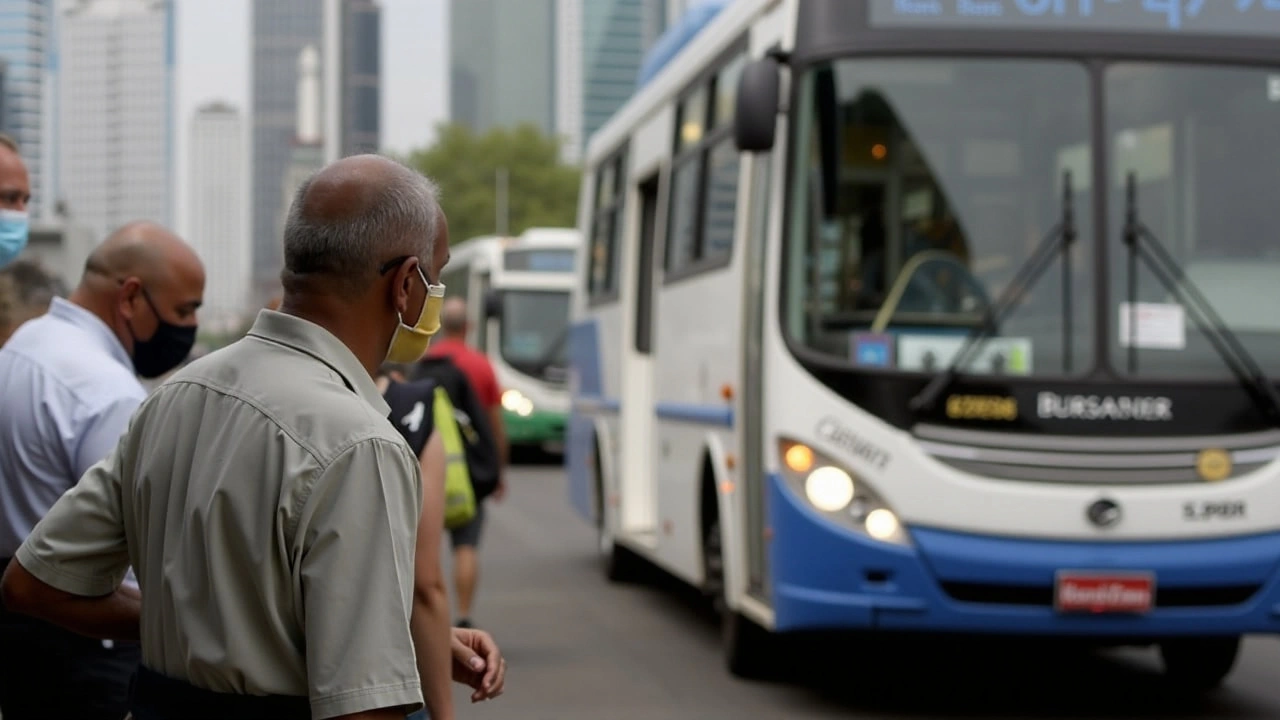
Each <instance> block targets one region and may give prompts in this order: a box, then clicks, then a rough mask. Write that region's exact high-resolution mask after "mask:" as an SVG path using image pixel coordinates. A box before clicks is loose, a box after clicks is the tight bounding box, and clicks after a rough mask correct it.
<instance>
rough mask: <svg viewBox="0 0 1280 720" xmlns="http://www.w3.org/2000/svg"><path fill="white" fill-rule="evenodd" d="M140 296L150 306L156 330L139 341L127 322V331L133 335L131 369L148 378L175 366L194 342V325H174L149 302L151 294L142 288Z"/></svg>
mask: <svg viewBox="0 0 1280 720" xmlns="http://www.w3.org/2000/svg"><path fill="white" fill-rule="evenodd" d="M142 297H143V298H144V299H145V300H146V301H147V305H150V306H151V312H152V314H154V315H155V316H156V332H155V334H154V335H152V336H151V339H149V340H139V339H138V336H137V335H134V334H133V325H132V323H131V324H130V325H129V334H130V335H132V336H133V369H134V370H135V371H136V372H137V373H138V375H140V376H142V377H144V378H146V379H148V380H150V379H151V378H157V377H160V376H161V375H163V374H165V373H167V372H169V371H170V370H172V369H174V368H176V367H178V365H180V364H181V363H182V361H183V360H186V359H187V355H190V354H191V348H192V346H194V345H195V344H196V327H195V326H194V325H190V326H186V325H174V324H172V323H168V322H165V320H164V318H162V317H160V312H159V311H158V310H156V306H155V303H153V302H151V294H150V293H148V292H147V291H146V288H143V290H142Z"/></svg>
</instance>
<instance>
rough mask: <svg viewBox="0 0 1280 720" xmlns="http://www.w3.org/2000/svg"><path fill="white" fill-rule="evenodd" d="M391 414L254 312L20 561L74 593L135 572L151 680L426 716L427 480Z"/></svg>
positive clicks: (190, 370)
mask: <svg viewBox="0 0 1280 720" xmlns="http://www.w3.org/2000/svg"><path fill="white" fill-rule="evenodd" d="M389 412H390V410H389V408H388V407H387V405H386V403H385V402H384V401H383V399H382V397H381V395H380V394H379V393H378V390H377V387H376V386H375V385H374V383H373V380H372V379H371V378H370V377H369V374H368V372H367V371H366V370H365V369H364V368H363V366H361V365H360V363H359V361H358V360H357V359H356V357H355V356H354V355H353V354H352V353H351V352H350V350H348V349H347V347H346V346H344V345H343V344H342V343H341V342H339V341H338V339H337V338H335V337H334V336H333V335H331V334H330V333H329V332H328V331H326V330H324V329H323V328H321V327H319V326H318V325H315V324H312V323H310V322H307V321H305V320H302V319H299V318H296V317H292V316H290V315H285V314H281V313H278V312H272V311H270V310H264V311H262V312H261V313H260V314H259V315H258V318H257V321H256V322H255V323H254V325H253V329H252V330H250V332H249V336H248V337H247V338H245V339H243V340H241V341H240V342H238V343H236V344H234V345H232V346H231V347H229V348H226V349H224V350H222V351H219V352H217V353H214V354H212V355H210V356H208V357H205V358H202V359H201V360H198V361H196V362H194V363H192V364H191V365H189V366H187V367H186V368H184V369H183V370H181V371H179V372H178V373H177V374H175V375H174V376H173V377H172V378H171V379H169V380H168V381H167V382H165V383H164V384H163V385H162V386H161V387H160V388H158V389H157V390H156V391H155V392H154V393H153V394H152V395H151V397H149V398H148V399H147V400H146V401H145V402H144V403H143V405H142V407H141V408H140V409H139V410H138V412H137V414H135V415H134V417H133V419H132V420H131V422H130V425H129V430H128V432H127V433H126V434H125V435H124V437H123V438H121V441H120V444H119V445H118V446H117V447H116V449H115V450H114V451H113V452H112V453H111V455H110V456H108V457H107V458H106V459H105V460H103V461H102V462H100V463H98V464H97V465H95V466H93V467H92V468H91V469H90V470H89V471H88V472H87V473H86V474H85V475H84V477H83V478H81V480H80V482H79V483H78V484H77V485H76V486H75V487H74V488H73V489H72V490H71V491H69V492H68V493H66V494H65V495H64V496H63V497H62V498H61V499H60V500H59V501H58V502H57V503H56V504H55V505H54V506H53V509H52V510H51V511H50V512H49V514H48V515H47V516H45V518H44V519H43V520H42V521H41V522H40V523H39V524H37V525H36V527H35V529H34V531H33V532H32V534H31V536H30V537H29V538H28V539H27V541H26V542H25V543H24V544H23V545H22V547H21V548H20V549H19V550H18V553H17V555H16V557H17V559H18V560H19V561H20V562H21V563H22V565H23V567H25V568H27V569H28V570H29V571H30V572H31V573H32V574H33V575H35V576H36V577H38V578H40V579H41V580H43V581H44V582H46V583H48V584H50V585H52V586H54V587H56V588H59V589H61V590H63V591H66V592H69V593H74V594H77V595H88V596H94V595H105V594H108V593H110V592H112V591H113V590H115V589H116V587H118V586H119V584H120V581H121V579H122V578H123V577H124V573H125V569H126V568H127V567H128V566H129V565H130V564H132V565H133V567H134V568H135V570H136V572H137V576H138V581H139V584H140V585H141V589H142V662H143V664H145V665H146V666H147V667H149V668H151V669H152V670H155V671H157V672H160V673H162V674H164V675H168V676H170V677H174V678H179V679H182V680H186V681H188V682H190V683H192V684H193V685H196V686H198V687H202V688H206V689H209V690H213V691H217V692H234V693H244V694H254V695H260V694H278V695H300V696H309V697H310V699H311V707H312V713H313V715H314V717H316V718H327V717H333V716H335V715H343V714H347V713H354V712H360V711H363V710H370V709H375V708H381V707H388V706H395V705H407V706H410V707H411V708H417V707H421V704H422V693H421V688H420V685H419V682H418V671H417V664H416V661H415V656H414V649H413V641H412V639H411V637H410V634H409V615H410V612H411V608H412V596H413V557H414V539H415V536H416V534H417V528H418V517H419V510H420V509H421V507H422V481H421V477H420V474H419V470H418V462H417V458H415V457H414V454H413V451H412V450H410V448H409V446H408V445H407V444H406V443H405V441H404V440H403V438H402V437H401V436H400V434H399V432H397V431H396V429H395V427H394V426H392V425H391V423H390V422H389V421H388V420H387V415H388V413H389Z"/></svg>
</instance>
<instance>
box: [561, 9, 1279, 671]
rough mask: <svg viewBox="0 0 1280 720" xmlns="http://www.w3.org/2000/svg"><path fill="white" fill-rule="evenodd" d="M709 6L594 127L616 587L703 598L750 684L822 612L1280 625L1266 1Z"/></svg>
mask: <svg viewBox="0 0 1280 720" xmlns="http://www.w3.org/2000/svg"><path fill="white" fill-rule="evenodd" d="M706 15H713V17H712V18H711V19H709V20H708V21H706V22H705V26H703V27H700V28H696V27H695V28H688V27H684V28H681V29H680V30H679V31H678V32H677V35H678V36H679V37H680V38H681V39H684V40H685V42H684V44H683V45H682V46H680V47H678V48H673V47H670V46H669V44H664V45H663V46H662V50H663V51H664V52H665V53H666V54H667V56H666V57H665V61H664V59H662V58H660V59H658V60H655V61H653V62H652V63H650V64H649V65H647V66H646V69H647V71H648V72H649V73H650V76H649V77H648V78H646V81H645V82H644V84H643V86H642V87H641V88H640V89H639V90H638V91H637V93H636V94H635V96H634V97H633V98H632V99H631V100H630V101H629V102H628V103H627V104H626V105H625V106H624V107H623V108H622V109H621V110H619V112H618V113H617V114H616V115H615V116H614V117H613V118H612V119H611V121H610V122H609V123H608V124H607V125H606V126H604V127H603V128H602V129H601V130H600V131H599V132H598V133H596V134H595V135H594V136H593V137H592V139H591V140H590V143H589V147H588V150H587V156H586V163H585V175H584V185H583V190H582V195H581V204H580V207H581V211H580V216H579V225H580V228H581V229H582V232H583V234H584V238H585V241H586V243H587V248H588V252H587V253H585V255H584V258H583V259H584V262H583V263H581V267H580V279H579V283H580V286H579V288H578V291H577V292H576V293H575V300H574V306H573V321H572V326H571V334H570V345H571V349H570V366H571V370H570V387H571V394H572V412H571V416H570V426H569V431H568V453H567V461H566V465H567V469H568V473H569V478H570V479H569V484H570V495H571V499H572V502H573V504H574V505H575V506H576V508H577V509H578V510H579V511H580V513H581V514H582V515H584V516H585V517H586V518H589V519H590V520H591V521H593V522H594V523H595V524H596V525H597V527H598V528H599V542H600V550H601V551H602V554H603V556H604V558H605V561H606V562H605V564H606V567H607V568H608V572H609V574H610V575H611V577H621V576H623V575H624V574H626V573H627V572H628V571H629V570H630V569H631V568H633V567H634V564H635V563H636V562H637V561H641V562H647V563H652V564H654V565H657V566H659V567H661V568H663V569H665V570H666V571H669V572H670V573H673V574H674V575H676V576H678V577H680V578H682V579H684V580H685V581H687V582H689V583H691V584H694V585H697V586H701V587H702V588H704V589H705V590H706V592H707V593H709V594H710V595H711V596H712V597H714V598H717V599H719V600H720V601H721V603H722V609H723V613H722V614H723V618H724V624H725V631H726V632H725V637H726V654H727V656H728V662H729V666H730V668H731V669H732V670H733V671H734V672H736V673H740V674H747V673H750V672H754V671H755V670H756V669H758V661H759V660H761V659H762V657H763V656H764V655H765V653H762V652H760V648H761V646H762V644H763V643H767V642H769V641H770V640H771V639H772V638H773V637H774V634H775V633H787V632H790V631H798V630H805V629H827V628H837V629H839V628H843V629H855V630H869V631H928V632H953V631H954V632H961V631H963V632H966V633H973V632H976V633H991V634H1004V635H1022V636H1028V635H1031V636H1046V637H1062V636H1072V637H1077V638H1079V637H1083V638H1088V639H1097V640H1098V641H1099V642H1102V643H1104V644H1122V645H1130V644H1134V645H1151V646H1156V647H1158V648H1159V650H1160V653H1161V657H1162V659H1163V662H1164V667H1165V669H1166V671H1167V673H1168V674H1169V675H1170V676H1171V677H1175V678H1177V679H1178V680H1179V681H1180V682H1184V683H1187V684H1190V685H1199V686H1201V687H1212V686H1214V685H1216V684H1218V683H1219V682H1220V681H1221V680H1222V679H1223V678H1224V677H1225V676H1226V675H1227V674H1228V673H1229V672H1230V669H1231V667H1232V666H1233V663H1234V661H1235V659H1236V657H1237V654H1238V651H1239V644H1240V638H1241V637H1242V636H1243V635H1246V634H1253V633H1274V632H1276V631H1277V630H1280V463H1278V462H1277V455H1278V454H1280V397H1278V396H1277V392H1276V387H1275V380H1276V377H1277V375H1280V311H1278V310H1277V308H1280V242H1277V232H1280V231H1278V230H1277V228H1280V2H1277V1H1276V0H1211V1H1209V2H1205V1H1203V0H1181V1H1179V0H1107V1H1105V2H1104V1H1103V0H1096V1H1095V0H965V1H960V0H945V1H943V0H869V1H868V2H850V1H849V0H737V1H736V2H733V3H729V4H725V6H724V7H723V8H722V9H720V10H719V12H718V13H705V14H704V17H705V16H706ZM694 30H696V32H694ZM673 44H676V45H679V42H678V41H673Z"/></svg>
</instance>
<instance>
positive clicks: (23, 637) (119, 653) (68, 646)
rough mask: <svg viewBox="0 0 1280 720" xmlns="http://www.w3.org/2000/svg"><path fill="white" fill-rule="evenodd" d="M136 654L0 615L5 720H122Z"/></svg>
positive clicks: (0, 710)
mask: <svg viewBox="0 0 1280 720" xmlns="http://www.w3.org/2000/svg"><path fill="white" fill-rule="evenodd" d="M140 659H141V650H140V648H139V647H138V646H137V645H134V644H121V643H116V644H115V646H114V647H112V648H106V647H103V645H102V641H101V640H92V639H90V638H86V637H83V636H81V635H76V634H74V633H70V632H67V631H66V630H63V629H61V628H59V627H55V626H53V625H50V624H49V623H46V622H43V621H40V620H35V619H33V618H28V617H24V616H18V615H14V614H11V613H6V612H5V611H4V610H0V715H2V716H3V718H4V720H62V719H63V718H65V719H66V720H123V718H124V716H125V715H126V714H127V713H128V712H129V679H130V677H132V675H133V673H134V671H135V670H137V667H138V663H139V661H140Z"/></svg>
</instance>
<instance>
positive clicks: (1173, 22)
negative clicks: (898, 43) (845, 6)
mask: <svg viewBox="0 0 1280 720" xmlns="http://www.w3.org/2000/svg"><path fill="white" fill-rule="evenodd" d="M870 12H871V14H870V17H869V21H870V25H871V27H873V28H920V29H925V28H939V29H942V28H950V29H1009V30H1076V31H1094V32H1131V33H1163V34H1180V33H1191V34H1206V35H1238V36H1243V35H1254V36H1264V37H1277V36H1280V0H870Z"/></svg>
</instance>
